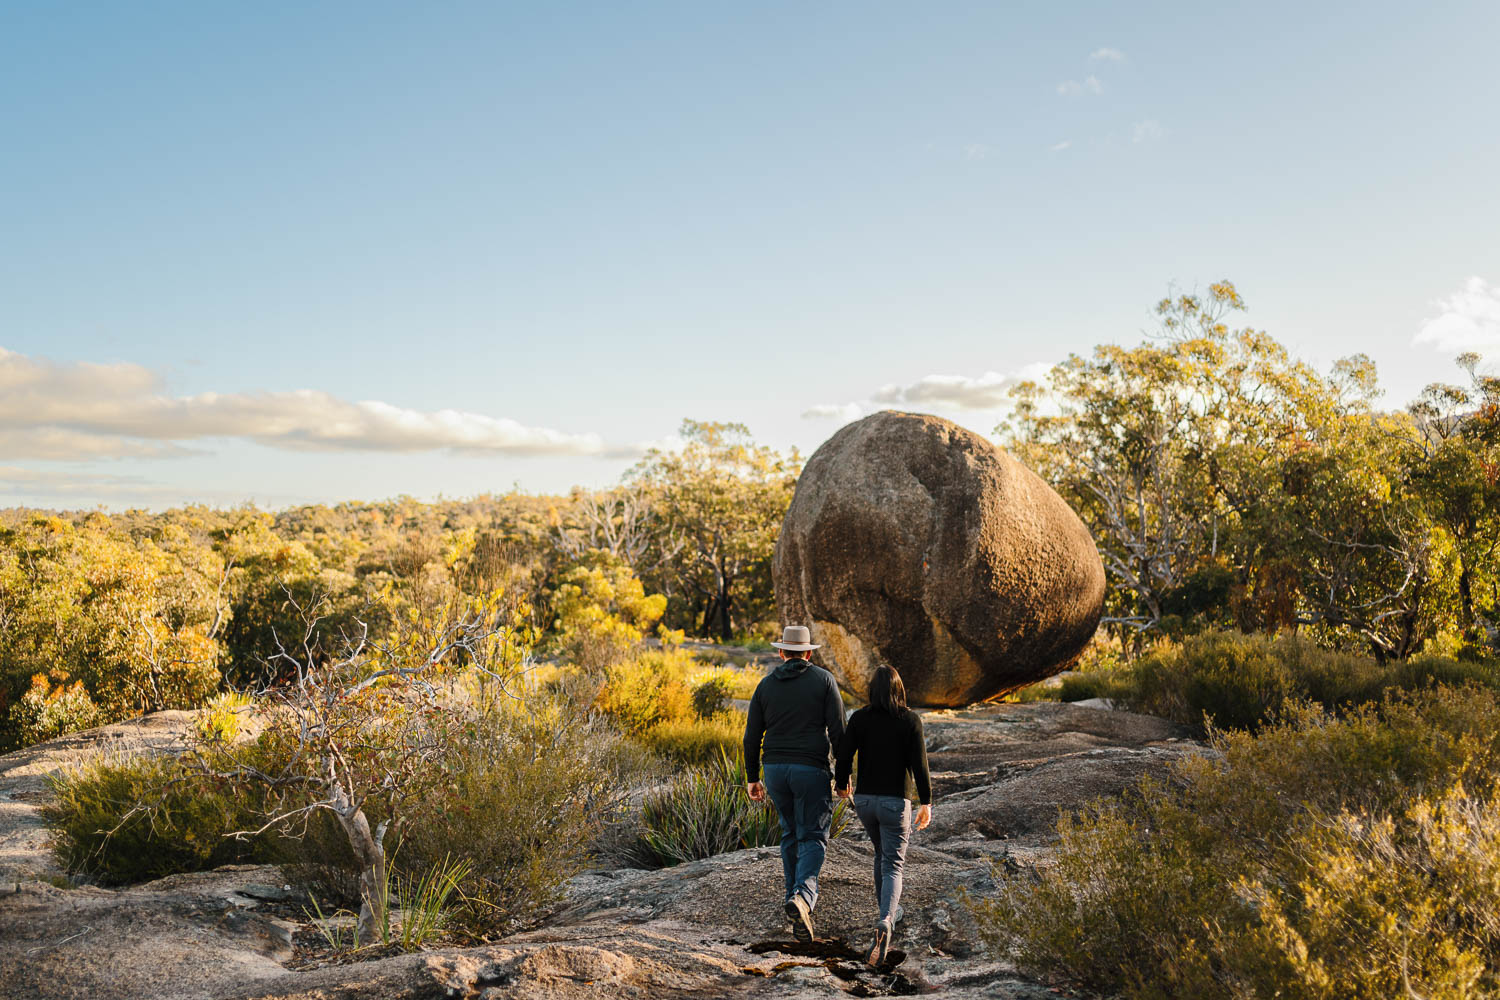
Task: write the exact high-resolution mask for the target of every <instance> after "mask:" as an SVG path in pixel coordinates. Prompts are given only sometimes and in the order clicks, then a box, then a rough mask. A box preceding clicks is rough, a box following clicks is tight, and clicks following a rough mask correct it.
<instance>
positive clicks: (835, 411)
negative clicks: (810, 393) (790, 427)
mask: <svg viewBox="0 0 1500 1000" xmlns="http://www.w3.org/2000/svg"><path fill="white" fill-rule="evenodd" d="M864 415H865V408H864V407H863V406H861V405H860V404H858V403H820V404H819V405H817V406H810V407H808V408H807V409H805V410H803V411H802V419H803V420H837V421H838V422H839V423H841V424H847V423H849V421H851V420H858V419H859V418H860V417H862V416H864Z"/></svg>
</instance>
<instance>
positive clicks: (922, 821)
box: [917, 805, 932, 830]
mask: <svg viewBox="0 0 1500 1000" xmlns="http://www.w3.org/2000/svg"><path fill="white" fill-rule="evenodd" d="M931 822H932V806H930V805H923V806H918V807H917V829H918V830H925V829H927V824H928V823H931Z"/></svg>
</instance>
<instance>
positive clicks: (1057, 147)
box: [1047, 139, 1073, 153]
mask: <svg viewBox="0 0 1500 1000" xmlns="http://www.w3.org/2000/svg"><path fill="white" fill-rule="evenodd" d="M1071 145H1073V140H1072V139H1064V140H1063V141H1062V142H1054V143H1053V144H1052V145H1050V146H1048V147H1047V148H1048V149H1049V150H1051V151H1052V152H1054V153H1061V152H1062V151H1063V150H1065V149H1067V148H1068V147H1069V146H1071Z"/></svg>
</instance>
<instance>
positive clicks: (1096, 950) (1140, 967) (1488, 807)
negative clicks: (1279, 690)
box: [974, 687, 1500, 1000]
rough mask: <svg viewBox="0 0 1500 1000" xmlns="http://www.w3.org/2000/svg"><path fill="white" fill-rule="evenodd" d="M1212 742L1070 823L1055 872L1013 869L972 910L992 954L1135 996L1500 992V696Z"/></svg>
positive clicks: (1441, 698) (1459, 697)
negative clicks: (1208, 749) (1165, 773)
mask: <svg viewBox="0 0 1500 1000" xmlns="http://www.w3.org/2000/svg"><path fill="white" fill-rule="evenodd" d="M1212 748H1213V750H1214V751H1215V752H1214V753H1212V754H1206V755H1203V756H1199V757H1195V758H1191V759H1189V760H1187V761H1184V762H1182V763H1180V764H1178V765H1176V766H1175V767H1174V768H1173V770H1172V773H1171V775H1170V777H1169V779H1168V780H1167V781H1160V780H1154V781H1152V780H1148V781H1145V782H1143V783H1142V784H1141V786H1140V787H1139V788H1138V789H1137V791H1136V792H1135V793H1134V794H1133V795H1131V796H1127V797H1125V798H1123V799H1121V800H1116V801H1110V802H1101V803H1098V804H1096V805H1094V806H1093V807H1092V808H1090V809H1089V810H1087V811H1085V812H1084V813H1083V814H1082V815H1081V816H1078V817H1075V818H1067V819H1064V820H1063V821H1062V822H1061V823H1060V825H1059V830H1058V832H1059V834H1060V837H1061V841H1060V845H1059V848H1058V851H1057V854H1056V864H1055V866H1054V867H1051V868H1048V869H1045V870H1043V871H1041V872H1039V873H1030V874H1012V873H1007V872H1005V871H1003V870H998V869H997V871H996V877H997V879H998V880H999V882H1000V889H999V891H998V892H997V893H996V894H995V895H994V896H992V897H989V898H986V899H984V900H980V901H977V902H975V903H974V910H975V916H976V918H977V919H978V921H979V924H980V927H981V930H982V933H983V935H984V937H985V939H986V940H987V942H988V943H989V944H990V945H991V946H992V947H994V948H995V949H997V950H998V951H1000V952H1002V953H1004V954H1007V955H1009V956H1010V957H1012V958H1014V959H1015V960H1016V961H1017V962H1018V963H1019V964H1020V965H1021V966H1022V967H1023V968H1026V969H1028V970H1030V971H1032V972H1034V973H1037V974H1041V975H1046V976H1055V977H1061V978H1065V979H1067V980H1069V981H1072V982H1076V983H1079V984H1082V985H1084V986H1087V987H1089V988H1091V989H1095V990H1099V991H1103V992H1108V993H1123V994H1124V995H1125V996H1127V997H1131V998H1148V997H1150V998H1165V997H1188V998H1191V997H1204V998H1207V997H1226V996H1227V997H1271V996H1299V997H1327V998H1329V1000H1332V998H1334V997H1370V998H1375V997H1390V996H1398V995H1402V996H1408V995H1419V996H1424V997H1445V998H1446V997H1455V998H1456V997H1460V996H1481V995H1492V994H1493V991H1494V990H1495V989H1496V988H1497V987H1500V982H1497V981H1496V972H1495V970H1500V949H1497V944H1500V937H1497V936H1496V934H1495V929H1494V928H1495V923H1496V917H1495V911H1494V903H1493V900H1494V895H1495V892H1496V891H1497V887H1500V881H1497V878H1500V854H1497V852H1496V850H1495V845H1496V843H1497V836H1496V823H1495V821H1494V820H1493V819H1492V818H1491V817H1493V815H1494V813H1493V808H1492V806H1493V799H1494V791H1493V790H1494V789H1495V787H1496V782H1497V780H1500V699H1497V696H1496V694H1495V693H1494V692H1493V691H1490V690H1485V689H1480V688H1476V687H1468V688H1463V689H1452V688H1438V689H1435V690H1428V691H1422V692H1418V693H1413V694H1397V695H1394V696H1393V697H1392V698H1391V699H1390V700H1387V701H1386V702H1384V703H1382V704H1379V705H1367V706H1363V707H1359V708H1356V709H1354V710H1352V711H1351V712H1349V713H1348V715H1347V716H1345V717H1343V718H1335V717H1333V716H1330V715H1327V714H1324V713H1321V712H1317V711H1314V710H1312V709H1309V708H1306V707H1302V708H1293V707H1288V709H1287V711H1286V717H1285V718H1284V719H1282V720H1281V721H1278V722H1273V723H1271V724H1268V725H1266V726H1264V727H1263V728H1262V729H1261V731H1260V732H1259V734H1257V735H1252V734H1250V733H1248V732H1228V733H1226V732H1219V731H1215V732H1214V733H1213V734H1212ZM1464 789H1474V790H1477V792H1476V793H1470V792H1466V791H1464ZM1465 976H1467V977H1468V979H1467V982H1468V984H1469V985H1468V986H1467V987H1465V988H1462V989H1461V988H1458V987H1455V986H1453V985H1452V984H1454V983H1457V982H1459V981H1461V980H1463V979H1464V977H1465ZM1403 977H1407V978H1409V979H1410V983H1411V986H1412V988H1413V989H1414V990H1415V993H1414V994H1413V993H1408V992H1406V990H1405V988H1404V986H1403V982H1404V980H1403ZM1465 990H1468V991H1467V992H1466V991H1465Z"/></svg>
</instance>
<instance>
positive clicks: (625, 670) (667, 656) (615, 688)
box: [595, 649, 698, 735]
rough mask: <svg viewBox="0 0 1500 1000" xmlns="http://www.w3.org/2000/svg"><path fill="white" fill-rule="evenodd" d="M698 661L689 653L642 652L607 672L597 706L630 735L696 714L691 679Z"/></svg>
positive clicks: (675, 651)
mask: <svg viewBox="0 0 1500 1000" xmlns="http://www.w3.org/2000/svg"><path fill="white" fill-rule="evenodd" d="M697 669H698V662H697V660H695V659H694V658H693V655H692V653H690V652H688V651H687V650H682V649H678V650H672V651H670V652H668V651H664V650H642V651H641V652H639V653H637V654H636V655H635V656H634V657H633V658H631V659H629V660H624V661H621V662H618V663H615V664H613V665H611V666H609V667H607V668H606V669H605V671H604V685H603V687H601V688H600V690H599V695H598V698H597V700H596V702H595V707H596V708H597V709H598V710H599V711H601V712H603V713H604V714H605V715H607V716H609V718H611V719H613V720H614V721H615V723H616V724H617V725H619V726H620V728H621V729H623V730H625V731H626V732H628V733H632V734H637V735H638V734H640V733H643V732H645V731H646V730H648V729H650V728H651V727H653V726H656V725H658V724H660V723H662V722H671V721H676V720H682V719H687V718H689V717H690V716H691V715H692V706H693V692H692V689H691V688H690V687H689V686H688V678H689V677H690V676H692V674H693V673H694V672H696V670H697Z"/></svg>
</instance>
